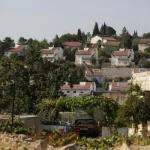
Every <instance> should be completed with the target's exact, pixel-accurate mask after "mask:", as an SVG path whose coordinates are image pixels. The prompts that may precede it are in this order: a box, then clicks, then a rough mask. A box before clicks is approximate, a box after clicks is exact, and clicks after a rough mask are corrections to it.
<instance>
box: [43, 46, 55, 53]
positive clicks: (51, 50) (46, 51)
mask: <svg viewBox="0 0 150 150" xmlns="http://www.w3.org/2000/svg"><path fill="white" fill-rule="evenodd" d="M56 49H57V48H56V47H53V48H52V49H41V54H54V51H55V50H56Z"/></svg>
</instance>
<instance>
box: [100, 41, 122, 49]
mask: <svg viewBox="0 0 150 150" xmlns="http://www.w3.org/2000/svg"><path fill="white" fill-rule="evenodd" d="M121 45H122V43H121V42H120V41H107V42H106V43H103V44H102V46H101V48H105V47H115V48H121Z"/></svg>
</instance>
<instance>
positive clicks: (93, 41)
mask: <svg viewBox="0 0 150 150" xmlns="http://www.w3.org/2000/svg"><path fill="white" fill-rule="evenodd" d="M99 40H101V41H102V38H101V37H99V36H94V37H93V38H91V43H92V44H97V42H98V41H99Z"/></svg>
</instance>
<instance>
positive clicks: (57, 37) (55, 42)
mask: <svg viewBox="0 0 150 150" xmlns="http://www.w3.org/2000/svg"><path fill="white" fill-rule="evenodd" d="M53 44H54V47H61V46H62V42H61V40H60V38H59V36H58V35H56V36H55V38H54V39H53Z"/></svg>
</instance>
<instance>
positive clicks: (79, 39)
mask: <svg viewBox="0 0 150 150" xmlns="http://www.w3.org/2000/svg"><path fill="white" fill-rule="evenodd" d="M77 37H78V41H82V33H81V29H78V33H77Z"/></svg>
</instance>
